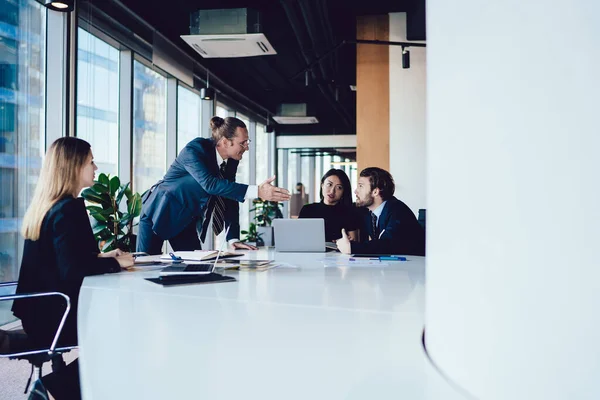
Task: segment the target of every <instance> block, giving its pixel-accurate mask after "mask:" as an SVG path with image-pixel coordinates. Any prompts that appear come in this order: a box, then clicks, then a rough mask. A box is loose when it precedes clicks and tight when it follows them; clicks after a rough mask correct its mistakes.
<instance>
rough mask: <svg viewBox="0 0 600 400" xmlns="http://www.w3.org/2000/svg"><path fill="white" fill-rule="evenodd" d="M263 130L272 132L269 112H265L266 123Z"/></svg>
mask: <svg viewBox="0 0 600 400" xmlns="http://www.w3.org/2000/svg"><path fill="white" fill-rule="evenodd" d="M265 132H267V133H271V132H273V125H271V120H270V119H269V113H267V125H265Z"/></svg>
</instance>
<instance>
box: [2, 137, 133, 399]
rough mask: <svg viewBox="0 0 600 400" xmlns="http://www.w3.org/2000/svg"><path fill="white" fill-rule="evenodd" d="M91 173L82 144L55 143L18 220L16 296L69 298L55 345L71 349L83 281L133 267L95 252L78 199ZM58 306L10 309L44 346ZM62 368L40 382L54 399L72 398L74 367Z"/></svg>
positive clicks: (44, 303)
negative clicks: (19, 260)
mask: <svg viewBox="0 0 600 400" xmlns="http://www.w3.org/2000/svg"><path fill="white" fill-rule="evenodd" d="M97 169H98V168H97V167H96V165H95V164H94V159H93V155H92V151H91V148H90V144H89V143H88V142H86V141H84V140H81V139H77V138H74V137H64V138H60V139H58V140H56V141H55V142H54V143H52V146H51V147H50V149H49V150H48V153H47V154H46V157H45V159H44V164H43V167H42V170H41V171H40V178H39V180H38V183H37V186H36V188H35V192H34V194H33V198H32V200H31V205H30V206H29V208H28V209H27V212H26V213H25V217H24V218H23V225H22V229H21V233H22V234H23V237H24V238H25V245H24V248H23V261H22V263H21V270H20V274H19V283H18V286H17V293H25V292H50V291H58V292H62V293H64V294H66V295H68V296H69V297H70V299H71V311H70V313H69V316H68V317H67V320H66V323H65V326H64V328H63V331H62V334H61V337H60V339H59V344H61V345H73V344H77V302H78V297H79V290H80V288H81V284H82V282H83V278H84V277H86V276H89V275H97V274H103V273H108V272H120V271H121V268H125V267H129V266H132V265H133V257H132V256H131V255H130V254H129V253H123V252H121V251H120V250H115V251H112V252H110V253H104V254H102V253H100V252H99V251H98V245H97V244H96V240H95V239H94V235H93V233H92V229H91V226H90V222H89V219H88V215H87V212H86V209H85V205H84V202H83V198H81V197H78V196H79V193H80V192H81V190H82V189H83V188H85V187H89V186H92V185H93V184H94V175H95V171H96V170H97ZM64 307H65V305H64V301H62V299H59V298H56V297H49V298H44V300H41V301H39V300H37V299H24V300H17V301H15V303H14V305H13V308H12V310H13V313H14V314H15V316H17V317H18V318H20V319H21V321H22V322H23V329H24V330H25V332H26V333H27V335H28V336H29V337H30V338H31V340H32V341H33V342H34V343H36V344H37V345H39V346H41V347H49V345H50V343H51V342H52V339H53V337H54V335H55V333H56V329H57V328H58V325H59V322H60V319H61V317H62V314H63V312H64ZM64 369H65V370H66V371H65V372H63V373H62V374H61V375H59V376H57V375H58V374H54V373H53V374H50V375H49V376H48V377H47V378H45V379H44V380H43V382H44V384H47V387H48V389H49V390H50V392H51V393H52V395H53V396H54V397H55V398H56V399H60V398H61V397H63V396H66V398H77V397H78V396H79V382H78V368H77V364H76V363H71V364H69V367H66V368H64ZM62 378H65V379H66V380H68V382H65V379H62ZM56 381H58V382H56ZM52 386H56V388H55V390H53V388H52ZM61 390H64V392H65V393H61Z"/></svg>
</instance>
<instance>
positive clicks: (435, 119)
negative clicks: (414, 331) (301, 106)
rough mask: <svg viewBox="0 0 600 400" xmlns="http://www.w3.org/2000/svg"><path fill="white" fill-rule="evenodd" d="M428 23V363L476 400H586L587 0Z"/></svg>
mask: <svg viewBox="0 0 600 400" xmlns="http://www.w3.org/2000/svg"><path fill="white" fill-rule="evenodd" d="M427 12H428V14H427V17H428V19H427V29H428V32H427V63H428V65H427V105H428V110H427V129H428V131H427V145H428V147H427V152H428V156H427V160H428V162H427V178H428V184H427V194H428V197H427V202H428V207H429V211H428V221H427V234H428V238H427V240H428V241H427V252H428V253H427V258H428V259H427V285H428V288H427V295H426V301H427V302H426V310H427V311H426V327H427V346H428V349H429V351H430V355H431V357H432V358H433V360H434V361H435V362H436V363H437V364H438V365H439V367H440V368H441V369H442V370H443V371H444V372H445V373H446V374H447V375H448V376H449V377H450V378H451V379H453V380H454V381H455V382H456V383H457V384H458V385H460V386H462V387H463V388H465V389H466V390H467V391H469V392H470V393H472V394H473V395H474V396H475V397H476V398H479V399H490V400H493V399H527V400H532V399H543V400H548V399H597V398H600V383H598V376H600V362H599V360H600V341H599V340H598V338H600V318H599V317H598V304H599V303H600V290H599V289H600V268H599V265H600V261H599V256H598V250H597V249H598V248H599V245H598V243H599V239H600V206H599V205H600V185H599V183H598V181H599V178H598V174H599V171H600V156H599V155H598V149H600V134H599V133H600V118H599V117H598V113H599V112H598V104H599V101H598V99H599V97H598V96H599V95H598V94H599V93H600V75H599V73H598V65H600V24H599V23H598V15H600V2H598V1H597V0H572V1H570V2H565V3H562V5H561V6H560V7H557V6H556V5H553V4H551V3H548V2H539V1H520V0H507V1H499V0H496V1H494V2H481V1H479V0H458V1H454V2H447V1H444V0H430V1H429V2H428V3H427Z"/></svg>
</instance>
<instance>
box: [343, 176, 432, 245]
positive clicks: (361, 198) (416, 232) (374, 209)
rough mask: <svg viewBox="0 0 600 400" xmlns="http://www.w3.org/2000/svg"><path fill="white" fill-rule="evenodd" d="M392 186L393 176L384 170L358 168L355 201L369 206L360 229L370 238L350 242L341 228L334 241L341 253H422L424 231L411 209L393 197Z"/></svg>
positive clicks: (393, 186)
mask: <svg viewBox="0 0 600 400" xmlns="http://www.w3.org/2000/svg"><path fill="white" fill-rule="evenodd" d="M394 190H395V185H394V179H393V178H392V176H391V175H390V173H389V172H387V171H386V170H383V169H381V168H376V167H370V168H365V169H363V170H362V171H361V173H360V177H359V178H358V186H357V188H356V190H355V191H354V194H355V195H356V205H357V206H358V207H366V208H367V209H368V212H367V213H366V214H365V217H364V223H363V226H362V227H361V229H364V230H366V232H367V234H368V237H369V239H370V240H364V241H362V242H351V241H350V240H349V239H348V236H347V235H346V232H344V231H343V230H342V238H341V239H339V240H338V241H337V246H338V249H339V250H340V251H341V252H342V253H345V254H408V255H416V256H424V255H425V232H424V231H423V228H422V227H421V225H420V224H419V222H418V221H417V218H416V217H415V214H414V213H413V212H412V211H411V209H410V208H408V206H407V205H406V204H404V203H403V202H402V201H400V200H398V199H397V198H396V197H394ZM361 236H364V235H361Z"/></svg>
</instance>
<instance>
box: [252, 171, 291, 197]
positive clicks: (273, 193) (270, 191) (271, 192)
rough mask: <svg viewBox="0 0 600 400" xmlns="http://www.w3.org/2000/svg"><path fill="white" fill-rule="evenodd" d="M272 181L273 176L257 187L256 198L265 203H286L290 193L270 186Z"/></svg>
mask: <svg viewBox="0 0 600 400" xmlns="http://www.w3.org/2000/svg"><path fill="white" fill-rule="evenodd" d="M274 180H275V175H273V176H272V177H270V178H269V179H267V180H266V181H264V182H263V183H261V184H260V185H258V197H260V198H261V199H263V200H265V201H288V200H289V199H290V192H289V191H288V190H287V189H282V188H279V187H277V186H273V185H271V182H273V181H274Z"/></svg>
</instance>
